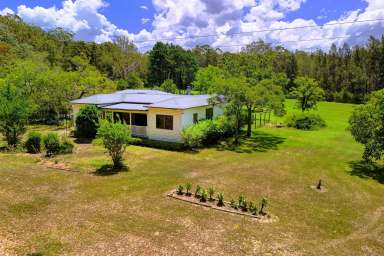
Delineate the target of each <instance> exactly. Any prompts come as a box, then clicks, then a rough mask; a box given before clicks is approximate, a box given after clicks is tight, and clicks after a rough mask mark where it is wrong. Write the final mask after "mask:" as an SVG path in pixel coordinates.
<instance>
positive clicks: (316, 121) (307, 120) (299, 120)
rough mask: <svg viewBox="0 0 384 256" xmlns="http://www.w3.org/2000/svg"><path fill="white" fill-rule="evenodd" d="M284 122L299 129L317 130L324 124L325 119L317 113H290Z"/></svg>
mask: <svg viewBox="0 0 384 256" xmlns="http://www.w3.org/2000/svg"><path fill="white" fill-rule="evenodd" d="M286 122H287V126H288V127H294V128H296V129H300V130H318V129H320V128H324V127H325V126H326V124H325V121H324V120H323V119H322V118H321V117H320V116H319V115H315V114H308V113H302V114H300V115H291V116H289V117H288V119H287V121H286Z"/></svg>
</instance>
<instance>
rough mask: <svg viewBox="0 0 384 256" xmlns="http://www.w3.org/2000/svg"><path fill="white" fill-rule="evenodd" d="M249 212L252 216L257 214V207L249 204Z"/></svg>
mask: <svg viewBox="0 0 384 256" xmlns="http://www.w3.org/2000/svg"><path fill="white" fill-rule="evenodd" d="M249 211H250V212H251V213H252V214H253V215H256V214H257V206H256V204H255V203H254V202H249Z"/></svg>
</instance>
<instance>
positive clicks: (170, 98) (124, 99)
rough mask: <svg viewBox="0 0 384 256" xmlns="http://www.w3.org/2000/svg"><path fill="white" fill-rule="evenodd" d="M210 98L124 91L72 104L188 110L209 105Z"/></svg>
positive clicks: (88, 98) (143, 91)
mask: <svg viewBox="0 0 384 256" xmlns="http://www.w3.org/2000/svg"><path fill="white" fill-rule="evenodd" d="M210 97H211V96H210V95H177V94H171V93H166V92H161V91H157V90H124V91H118V92H115V93H111V94H98V95H94V96H90V97H85V98H82V99H79V100H74V101H71V103H73V104H95V105H103V106H106V105H108V106H107V107H103V108H109V109H110V108H112V107H113V106H116V105H120V107H124V108H133V109H130V110H138V109H136V108H143V106H144V105H146V106H147V107H156V108H172V109H187V108H194V107H200V106H207V105H209V102H208V101H209V98H210ZM110 105H112V106H110ZM140 106H142V107H140Z"/></svg>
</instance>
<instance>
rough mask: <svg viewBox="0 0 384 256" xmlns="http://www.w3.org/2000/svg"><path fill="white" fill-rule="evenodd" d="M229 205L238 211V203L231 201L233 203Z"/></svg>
mask: <svg viewBox="0 0 384 256" xmlns="http://www.w3.org/2000/svg"><path fill="white" fill-rule="evenodd" d="M229 205H230V206H231V207H232V208H233V209H236V210H237V204H236V201H235V200H233V199H231V202H230V203H229Z"/></svg>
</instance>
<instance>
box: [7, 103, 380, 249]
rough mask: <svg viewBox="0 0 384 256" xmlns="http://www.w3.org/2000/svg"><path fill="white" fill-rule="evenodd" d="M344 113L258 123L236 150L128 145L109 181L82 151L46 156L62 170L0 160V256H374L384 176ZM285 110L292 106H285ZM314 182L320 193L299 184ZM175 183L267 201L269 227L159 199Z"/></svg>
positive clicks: (343, 108)
mask: <svg viewBox="0 0 384 256" xmlns="http://www.w3.org/2000/svg"><path fill="white" fill-rule="evenodd" d="M353 107H354V106H353V105H349V104H338V103H321V104H320V105H319V108H318V109H319V110H318V111H316V112H318V113H319V114H320V115H321V116H322V117H323V118H324V119H325V120H326V122H327V128H325V129H322V130H319V131H298V130H295V129H290V128H260V129H256V130H254V135H253V137H252V138H251V139H248V140H243V142H242V145H241V146H239V147H232V146H228V145H226V144H221V145H219V146H216V147H212V148H209V149H205V150H202V151H200V152H198V153H190V152H171V151H164V150H157V149H151V148H144V147H135V146H131V147H129V149H128V151H127V153H126V161H125V162H126V164H127V165H128V167H129V169H128V171H126V172H120V173H117V174H114V175H109V176H99V175H97V174H95V171H96V170H97V169H98V168H100V167H102V166H103V165H106V164H110V161H109V159H108V156H106V155H105V150H104V149H103V148H102V147H100V146H96V145H92V144H78V145H76V152H75V153H74V154H72V155H65V156H59V157H57V158H56V160H57V161H58V162H60V163H65V164H66V165H68V166H70V167H71V170H72V171H71V172H69V171H60V170H54V169H49V168H47V167H46V166H44V165H42V164H40V163H39V158H40V156H30V155H28V154H6V153H0V163H1V164H0V254H1V255H3V254H4V255H6V254H9V255H27V254H32V255H33V253H35V255H174V254H182V255H383V254H384V204H383V203H384V198H383V195H384V184H383V183H384V181H383V180H382V179H381V176H380V175H379V176H374V177H373V178H372V177H370V176H372V175H371V173H370V172H369V170H367V169H365V168H363V167H362V165H361V164H360V162H359V160H360V159H361V153H362V146H361V145H359V144H357V143H356V142H354V140H353V138H352V137H351V136H350V134H349V132H348V130H347V128H348V118H349V115H350V113H351V111H352V110H353ZM287 111H288V113H292V112H294V111H297V110H295V109H294V102H293V101H288V102H287ZM52 129H53V130H54V129H55V128H52ZM380 171H382V170H380V169H379V170H378V172H380ZM319 179H322V180H323V182H324V185H325V187H326V189H327V191H326V192H325V193H319V192H316V191H314V190H313V189H312V188H311V186H312V185H315V184H316V182H317V181H318V180H319ZM187 181H190V182H192V183H193V184H194V185H196V184H199V185H201V186H204V187H209V186H213V187H215V188H216V190H217V191H223V192H224V194H225V199H226V200H228V201H229V200H230V199H231V198H234V199H237V197H238V196H239V194H241V193H243V194H245V195H246V196H247V198H248V199H250V200H255V201H257V202H258V203H259V202H260V199H261V198H262V197H267V198H268V199H269V203H270V205H269V206H268V210H269V212H270V213H272V214H273V215H275V216H277V217H278V219H279V220H278V221H277V222H274V223H259V222H257V221H254V220H252V219H250V218H247V217H240V216H235V215H230V214H226V213H223V212H219V211H213V210H209V209H205V208H200V207H198V206H193V205H189V204H186V203H184V202H180V201H176V200H172V199H169V198H167V197H166V196H165V194H166V193H167V192H168V191H170V190H171V189H173V188H175V186H176V185H177V184H180V183H185V182H187Z"/></svg>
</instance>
